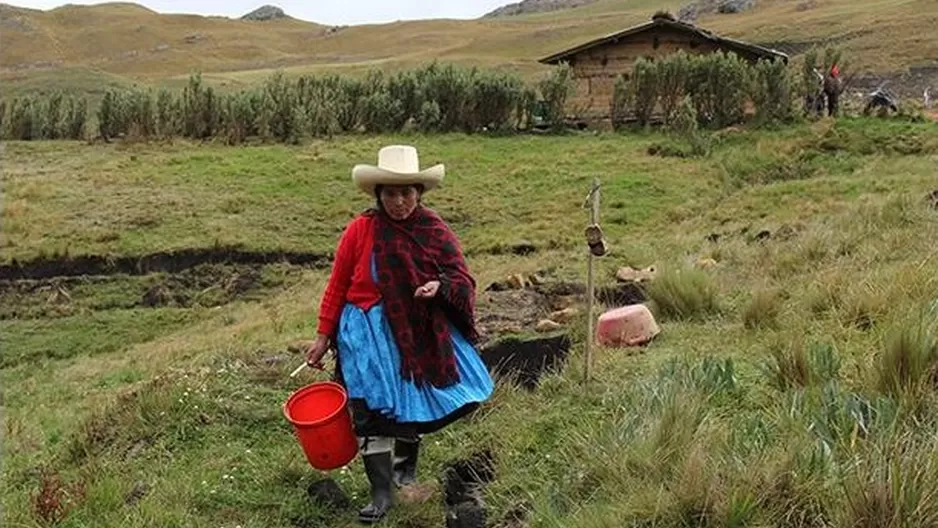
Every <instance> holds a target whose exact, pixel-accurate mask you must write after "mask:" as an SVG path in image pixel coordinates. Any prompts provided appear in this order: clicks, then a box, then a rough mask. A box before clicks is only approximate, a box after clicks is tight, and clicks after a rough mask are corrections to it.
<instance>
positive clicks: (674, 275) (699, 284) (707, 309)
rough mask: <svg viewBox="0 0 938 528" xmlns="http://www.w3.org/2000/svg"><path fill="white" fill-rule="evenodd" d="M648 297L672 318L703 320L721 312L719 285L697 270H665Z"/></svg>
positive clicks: (649, 289)
mask: <svg viewBox="0 0 938 528" xmlns="http://www.w3.org/2000/svg"><path fill="white" fill-rule="evenodd" d="M648 296H649V297H650V298H651V300H652V301H653V302H654V304H655V307H656V309H657V310H658V311H659V312H660V313H661V314H662V315H663V316H664V317H666V318H669V319H676V320H685V319H702V318H704V317H706V316H708V315H711V314H714V313H717V312H718V311H719V305H718V302H717V286H716V284H715V283H714V281H713V279H712V278H711V277H710V276H709V275H707V274H706V273H705V272H703V271H701V270H697V269H682V270H676V269H669V270H665V272H664V273H663V274H662V275H661V276H659V277H658V278H657V279H655V281H654V282H652V283H651V286H649V288H648Z"/></svg>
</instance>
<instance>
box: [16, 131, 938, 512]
mask: <svg viewBox="0 0 938 528" xmlns="http://www.w3.org/2000/svg"><path fill="white" fill-rule="evenodd" d="M399 141H406V142H411V143H414V144H416V145H418V147H419V148H420V151H421V155H422V160H423V163H424V164H430V163H434V162H436V161H442V162H444V163H446V164H447V177H446V180H445V183H444V187H443V189H442V190H440V191H439V192H436V193H434V194H431V195H428V196H427V202H428V203H429V204H430V205H431V206H432V207H434V208H436V209H438V210H439V211H441V212H442V214H443V215H444V216H445V217H446V218H447V219H448V220H449V221H450V222H451V224H452V225H453V226H454V228H455V229H456V230H457V232H458V233H459V235H460V237H461V238H462V240H463V242H464V245H465V246H466V249H467V253H468V255H469V264H470V267H471V268H472V270H473V271H474V272H475V273H476V275H477V277H478V279H479V283H480V286H481V287H484V286H486V285H487V284H489V283H490V282H492V281H495V280H501V279H503V278H505V277H506V276H507V275H508V274H510V273H533V272H535V271H537V270H544V269H547V268H553V270H552V274H551V276H553V277H559V278H565V279H568V280H570V279H572V280H580V281H582V280H584V278H585V269H584V266H585V255H584V252H585V250H584V248H583V247H581V246H582V243H581V236H582V229H583V227H584V225H585V221H586V212H585V211H584V210H583V209H582V208H581V206H582V201H583V198H584V196H585V195H586V191H587V190H588V186H589V182H590V181H591V180H592V178H594V177H598V178H600V179H601V181H602V183H603V201H602V204H603V211H602V223H603V226H604V229H605V231H606V234H607V237H608V239H609V242H610V244H611V252H610V254H609V255H608V256H607V257H606V258H604V259H602V260H601V261H600V277H601V282H602V283H604V284H605V283H610V282H612V280H613V279H612V273H613V272H614V270H615V269H616V268H618V267H619V266H623V265H632V266H643V267H644V266H648V265H651V264H655V265H656V266H658V268H660V269H661V270H662V272H661V273H662V275H661V276H660V277H659V278H658V279H657V280H656V281H655V283H654V285H653V286H652V288H651V290H650V293H651V297H652V302H651V305H652V306H653V308H654V309H655V312H656V314H657V317H658V320H659V322H660V323H661V325H662V328H663V333H662V335H661V336H660V337H659V338H658V339H657V340H656V341H654V342H653V343H652V344H651V345H650V346H648V347H647V348H646V349H642V350H612V349H609V350H600V351H598V355H597V358H596V366H595V377H596V379H595V380H594V381H593V382H592V383H591V384H589V385H586V386H584V385H582V384H581V381H582V372H581V368H580V365H581V359H582V358H581V357H580V354H581V353H582V343H583V335H584V330H583V328H584V327H585V321H584V320H582V319H581V320H578V321H575V322H574V323H572V324H571V325H572V326H571V329H570V331H571V333H572V335H573V336H574V338H575V349H574V357H573V358H572V359H571V363H570V364H569V365H568V367H567V368H566V369H565V370H564V371H563V372H562V373H559V374H557V375H553V376H550V377H548V378H547V379H545V380H544V381H543V383H542V385H541V387H540V388H539V389H538V390H537V391H534V392H524V391H521V390H519V389H515V388H513V387H511V386H510V385H500V387H499V389H498V391H497V394H496V396H495V398H494V399H493V400H492V401H491V402H490V403H489V404H487V405H486V406H485V407H484V408H483V410H482V411H481V412H480V413H478V414H477V415H476V416H474V417H473V418H472V420H469V421H466V422H464V423H460V424H458V425H456V426H454V427H452V428H451V429H448V430H446V431H445V432H442V433H440V434H438V435H435V436H432V437H429V438H428V442H427V446H428V448H427V450H426V457H425V458H424V459H423V462H422V466H421V469H420V477H421V479H423V480H425V481H427V482H431V483H432V482H435V481H436V479H437V478H438V476H439V473H440V469H441V468H442V467H443V465H444V464H445V463H446V462H448V461H450V460H452V459H455V458H458V457H461V456H465V455H467V454H469V453H472V452H475V451H477V450H480V449H491V450H492V451H493V452H494V453H495V455H496V458H497V462H496V473H497V478H496V480H495V481H494V482H493V483H492V484H491V485H489V486H488V487H487V488H486V490H485V499H486V502H487V504H488V506H489V515H490V520H491V521H492V522H493V524H494V523H497V522H499V521H505V522H504V523H503V524H502V526H512V525H511V524H509V523H508V522H507V520H506V519H507V518H508V517H512V516H513V515H514V514H516V513H518V512H521V513H523V514H524V515H523V516H524V517H526V519H527V520H526V521H525V523H526V524H521V525H518V524H515V525H514V526H537V527H542V526H543V527H560V526H564V527H567V526H578V527H580V526H583V527H606V526H609V527H611V526H674V527H677V526H828V525H834V526H869V527H873V526H877V527H878V526H896V527H898V526H910V527H911V526H934V525H936V523H938V506H936V504H938V502H936V501H935V500H934V499H935V497H936V495H938V471H936V469H938V468H936V464H938V457H936V455H935V453H938V451H936V448H938V445H936V442H935V437H934V430H935V426H936V425H938V399H936V393H935V380H936V379H938V378H936V376H938V375H936V372H938V348H936V344H935V343H936V338H938V334H936V333H935V326H934V325H935V324H936V323H938V311H936V310H938V305H936V304H935V302H936V300H938V273H936V269H938V253H936V250H935V247H936V246H935V240H936V237H938V211H936V210H935V209H932V208H930V207H929V206H928V205H926V203H925V200H924V197H925V195H926V194H927V193H929V192H931V191H933V190H935V189H938V179H936V164H935V157H934V156H935V155H936V154H938V133H936V132H935V129H934V125H930V124H916V123H910V122H905V121H899V120H882V121H879V120H866V119H843V120H840V121H838V122H833V121H826V120H825V121H821V122H817V123H809V124H803V125H798V126H794V127H790V128H784V129H777V130H764V131H748V130H737V131H725V132H723V133H721V134H720V135H719V136H718V137H715V138H714V142H715V143H714V149H713V153H712V154H711V156H710V157H707V158H698V159H671V158H661V157H656V156H651V155H649V154H648V149H649V147H650V146H653V145H654V144H657V143H661V142H663V141H667V140H666V139H665V138H662V137H661V136H658V135H656V134H630V135H613V134H606V135H603V134H599V135H594V134H583V135H568V136H554V137H550V136H545V137H526V136H519V137H504V138H497V137H485V136H461V135H447V136H435V137H427V136H395V137H348V138H342V139H335V140H332V141H323V142H313V143H306V144H303V145H300V146H295V147H287V146H269V145H253V146H247V147H243V148H237V149H234V148H227V147H222V146H215V145H211V144H203V145H196V144H190V143H173V144H158V143H153V144H112V145H93V146H89V145H85V144H79V143H68V142H57V143H41V142H38V143H16V142H11V143H7V144H5V145H4V149H5V151H4V156H3V157H4V173H3V187H4V191H5V192H4V194H5V196H4V203H3V217H2V223H3V226H4V229H3V238H2V245H0V251H2V263H4V264H6V263H9V262H10V261H11V260H12V259H18V260H20V261H24V260H25V261H28V260H30V259H34V258H38V257H40V256H44V257H52V256H55V255H58V256H63V255H66V254H67V255H69V256H73V257H74V256H76V255H110V256H126V255H144V254H150V253H154V252H159V251H166V250H172V249H179V248H207V247H212V246H213V245H215V244H241V245H243V246H244V247H245V248H248V249H254V250H261V249H271V248H280V249H290V250H294V251H303V252H310V253H329V252H331V251H332V248H333V245H334V243H335V240H336V237H337V235H338V233H339V231H340V229H341V228H342V226H343V225H344V223H345V222H347V221H348V219H349V218H351V217H352V216H353V215H354V214H355V213H356V212H358V211H360V210H362V209H363V208H365V207H367V206H368V205H369V200H368V199H367V197H364V196H359V194H357V193H356V191H355V190H354V189H353V188H352V186H351V182H350V169H351V166H352V165H353V164H355V163H360V162H370V161H372V160H373V158H374V156H375V153H376V151H377V148H378V147H379V146H380V145H382V144H386V143H391V142H399ZM761 231H767V232H768V233H769V235H768V237H767V238H764V239H761V240H760V238H762V237H757V234H758V233H760V232H761ZM711 234H719V235H721V236H720V237H719V239H718V240H717V241H716V242H713V241H710V240H708V237H709V236H710V235H711ZM520 240H527V241H529V242H531V243H532V244H534V245H535V246H536V247H537V252H536V253H535V254H533V255H530V256H527V257H521V256H515V255H512V254H510V253H509V252H507V251H506V248H507V247H508V246H510V245H512V244H514V243H516V242H518V241H520ZM706 258H709V259H713V261H715V263H716V265H715V266H713V267H706V268H703V269H697V266H696V264H697V263H698V261H700V259H706ZM206 266H208V265H206ZM327 273H328V272H327V270H325V269H316V268H303V267H297V266H288V265H285V264H280V265H276V266H269V267H263V268H251V267H243V266H242V267H238V266H215V267H211V266H209V267H205V266H203V267H194V268H192V269H189V270H186V271H184V272H180V273H154V274H149V275H114V276H109V277H53V278H51V279H44V280H37V281H15V282H12V283H4V284H3V286H2V291H0V296H2V299H0V305H2V307H3V308H2V310H0V339H2V341H0V350H2V363H0V366H2V383H3V387H4V389H5V390H4V400H3V401H4V447H5V449H4V452H3V457H4V458H3V466H4V479H3V484H2V486H3V489H2V494H3V504H4V516H5V526H16V527H24V526H29V527H33V526H51V525H56V523H58V524H57V525H58V526H73V527H78V526H226V527H234V526H242V527H248V526H251V527H253V526H284V527H291V526H296V527H313V526H346V525H349V526H351V525H352V524H351V520H352V518H353V511H351V510H350V511H338V512H336V511H330V510H327V509H324V508H321V507H318V506H316V505H314V504H312V503H311V502H310V501H309V499H308V498H307V497H306V486H307V485H308V484H309V483H310V482H312V481H314V480H316V479H318V478H320V477H322V475H320V474H318V473H317V472H315V471H313V470H311V469H310V468H309V467H308V465H307V464H306V462H305V460H304V459H303V458H302V454H301V452H300V450H299V446H298V445H297V443H296V441H295V439H294V438H293V436H292V432H291V430H290V428H289V425H288V424H287V423H286V422H285V420H284V418H283V416H282V414H281V410H280V405H281V404H282V402H283V401H284V399H285V398H286V397H287V395H288V394H289V393H290V392H291V391H292V390H294V389H295V388H297V387H298V386H300V385H301V384H303V383H306V382H309V381H310V380H312V379H313V378H314V377H316V376H317V375H316V374H311V373H305V374H303V375H302V378H301V379H294V380H291V379H289V377H288V376H287V374H288V373H289V372H290V371H291V370H292V369H293V368H294V367H295V366H296V365H297V364H299V362H301V361H302V359H301V356H300V355H298V354H297V353H295V352H291V351H289V348H290V345H291V344H293V343H295V342H297V341H298V340H302V339H307V338H310V337H311V336H312V335H313V332H314V324H315V323H314V321H315V315H316V309H317V304H318V299H319V295H320V293H321V291H322V288H323V286H324V282H325V280H326V278H327ZM154 292H157V293H159V294H160V295H161V296H160V297H159V299H158V300H159V302H155V301H154V302H149V301H148V300H149V299H152V298H153V297H154V296H155V295H156V293H154ZM492 298H493V297H492V294H488V293H480V296H479V303H480V311H482V312H485V311H486V310H491V309H492ZM518 308H519V309H520V308H522V307H518ZM331 476H332V477H334V478H335V479H336V480H337V481H338V482H339V484H340V485H341V486H342V487H343V489H345V490H346V491H347V492H348V493H349V494H350V495H351V496H352V497H353V501H354V502H355V504H356V505H361V504H363V502H362V501H364V500H365V496H366V495H367V483H366V481H365V478H364V474H363V472H362V469H361V467H360V464H359V463H358V462H356V463H354V464H352V465H351V466H350V467H349V468H348V469H347V470H342V471H338V472H335V474H333V475H331ZM42 490H45V491H44V494H41V493H40V492H41V491H42ZM37 497H40V498H44V500H38V499H37ZM442 519H443V508H442V499H441V496H440V494H439V493H435V494H434V495H433V496H432V497H431V499H430V500H429V501H427V502H414V503H411V502H408V503H404V504H402V505H401V506H400V507H399V508H397V509H396V510H395V512H394V514H393V516H392V517H391V518H390V519H389V521H388V523H387V526H400V527H423V526H427V527H435V526H441V525H443V520H442Z"/></svg>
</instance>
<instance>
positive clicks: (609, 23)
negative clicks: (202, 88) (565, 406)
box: [0, 0, 938, 93]
mask: <svg viewBox="0 0 938 528" xmlns="http://www.w3.org/2000/svg"><path fill="white" fill-rule="evenodd" d="M685 3H686V2H661V1H656V0H597V1H595V2H593V3H589V4H587V5H581V6H579V7H577V8H575V9H564V10H558V11H550V12H544V13H528V14H521V15H518V16H510V17H493V18H481V19H477V20H422V21H405V22H396V23H390V24H377V25H359V26H350V27H327V26H323V25H320V24H315V23H311V22H307V21H302V20H298V19H294V18H288V17H286V18H276V19H273V20H268V21H265V22H264V23H258V22H253V21H249V20H236V19H229V18H224V17H204V16H194V15H167V14H158V13H154V12H153V11H150V10H148V9H146V8H143V7H140V6H137V5H133V4H117V3H111V4H101V5H96V6H65V7H60V8H57V9H53V10H50V11H36V10H29V9H22V8H17V7H12V6H8V5H3V6H0V28H2V30H3V46H2V48H0V81H3V82H4V84H5V88H6V89H7V91H8V93H10V92H13V93H15V92H16V91H17V90H19V89H20V88H21V87H22V86H35V84H36V81H35V79H36V78H37V77H38V76H43V78H44V79H46V80H47V82H48V83H51V84H54V85H56V86H67V85H69V83H70V82H71V81H70V79H71V77H73V76H76V77H79V78H81V79H88V78H90V77H95V76H104V77H105V78H107V79H112V78H113V77H115V76H116V77H119V78H124V79H128V80H132V81H136V82H147V83H170V84H172V83H174V82H178V81H180V80H182V79H184V78H185V77H186V76H187V75H188V74H189V73H190V72H192V71H194V70H197V69H198V70H201V71H202V72H203V73H204V74H205V78H206V79H207V80H208V81H209V82H214V83H217V84H220V85H241V84H246V83H253V82H256V81H258V80H260V79H263V78H264V77H266V76H267V75H269V74H270V73H271V72H272V71H273V70H275V69H284V70H285V71H287V72H288V73H310V72H320V71H340V72H347V73H361V72H364V71H365V70H367V69H369V68H374V67H380V68H386V69H396V68H403V67H410V66H414V65H417V64H421V63H425V62H428V61H430V60H433V59H439V60H443V61H453V62H458V63H462V64H472V65H479V66H485V67H501V68H508V69H511V70H514V71H517V72H520V73H521V74H523V75H526V76H530V75H534V74H537V73H539V72H542V71H544V67H543V66H542V65H540V64H538V63H537V59H538V58H540V57H543V56H546V55H549V54H550V53H553V52H555V51H558V50H561V49H563V48H565V47H568V46H571V45H574V44H577V43H580V42H582V41H584V40H588V39H591V38H594V37H596V36H597V35H603V34H606V33H610V32H613V31H616V30H619V29H622V28H624V27H627V26H630V25H632V24H636V23H639V22H642V21H644V20H647V19H648V17H649V16H650V15H651V14H652V13H654V12H655V11H656V10H658V9H662V8H666V9H670V10H671V11H672V12H674V13H677V12H678V10H679V9H680V7H681V6H682V5H683V4H685ZM862 4H863V5H858V3H857V2H855V1H853V0H814V1H810V0H809V1H796V0H762V1H760V2H758V3H756V5H755V7H754V8H753V9H751V10H748V11H746V12H744V13H739V14H732V15H728V14H719V13H706V12H705V13H702V14H701V15H700V16H699V17H698V20H697V23H698V24H699V25H701V26H702V27H705V28H707V29H709V30H712V31H714V32H717V33H720V34H723V35H726V36H730V37H734V38H739V39H743V40H747V41H751V42H755V43H759V44H766V45H770V46H773V47H776V48H778V49H781V50H783V51H786V52H789V53H791V54H795V55H797V54H798V53H801V52H803V51H804V50H806V49H808V48H810V47H812V46H815V45H823V44H826V43H834V44H837V45H839V46H842V47H843V48H844V49H845V50H846V51H847V53H848V56H849V57H850V59H851V62H852V64H853V65H854V66H855V67H856V68H858V69H859V70H860V71H862V72H864V73H865V74H867V75H868V76H870V77H871V78H873V79H874V80H877V82H878V79H881V78H885V77H887V76H896V75H899V74H903V73H908V72H909V70H910V68H915V67H931V66H930V65H934V64H935V63H936V61H938V54H936V52H935V47H934V42H933V40H934V39H933V34H934V27H935V25H936V24H938V12H936V11H935V10H934V9H933V7H934V5H933V2H932V1H931V0H893V1H886V0H876V1H870V2H863V3H862ZM919 71H920V72H921V71H926V70H919ZM928 72H931V73H930V74H934V73H935V72H934V70H928V71H926V73H928ZM44 82H46V81H44ZM919 93H921V92H919Z"/></svg>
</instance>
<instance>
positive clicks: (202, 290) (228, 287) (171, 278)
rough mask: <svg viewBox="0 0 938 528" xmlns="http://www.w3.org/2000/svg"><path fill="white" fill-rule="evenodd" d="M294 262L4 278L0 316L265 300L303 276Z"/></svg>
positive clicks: (29, 316)
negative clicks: (137, 273)
mask: <svg viewBox="0 0 938 528" xmlns="http://www.w3.org/2000/svg"><path fill="white" fill-rule="evenodd" d="M300 270H301V268H300V267H296V266H289V265H271V266H262V265H230V264H204V265H200V266H196V267H193V268H188V269H185V270H182V271H180V272H178V273H155V274H152V275H146V276H130V275H98V276H80V277H53V278H47V279H21V280H0V320H7V319H34V318H56V317H67V316H70V315H76V314H80V313H86V312H89V311H104V310H124V309H132V308H161V307H176V308H188V307H192V306H204V307H215V306H222V305H225V304H228V303H230V302H233V301H235V300H239V299H242V300H260V299H261V298H263V297H264V296H266V295H268V294H270V293H271V292H272V291H275V290H277V289H279V288H281V287H282V286H284V285H285V284H288V283H290V282H292V280H293V279H294V278H295V276H298V274H299V273H300Z"/></svg>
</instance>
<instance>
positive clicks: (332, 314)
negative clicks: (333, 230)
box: [318, 216, 381, 337]
mask: <svg viewBox="0 0 938 528" xmlns="http://www.w3.org/2000/svg"><path fill="white" fill-rule="evenodd" d="M373 222H374V218H373V217H370V216H359V217H358V218H355V219H354V220H352V221H351V222H349V224H348V226H346V228H345V232H344V233H343V234H342V237H341V238H340V239H339V245H338V247H337V249H336V253H335V260H334V261H333V263H332V274H331V275H330V276H329V283H328V284H327V285H326V291H325V292H324V293H323V296H322V303H321V304H320V305H319V329H318V332H319V333H320V334H322V335H327V336H330V337H333V336H334V335H335V331H336V327H337V326H338V324H339V316H340V315H341V314H342V309H343V308H344V307H345V305H346V303H352V304H354V305H355V306H358V307H359V308H361V309H363V310H368V309H369V308H371V307H372V306H374V305H375V304H377V303H378V301H380V300H381V293H380V292H379V291H378V286H377V285H376V284H375V282H374V281H373V280H372V278H371V252H372V247H373V246H374V237H373V233H374V230H373V228H372V225H373Z"/></svg>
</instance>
